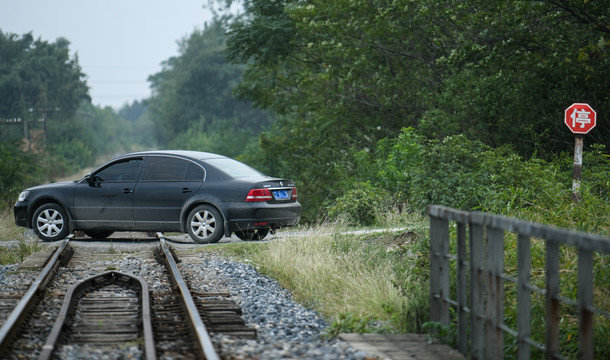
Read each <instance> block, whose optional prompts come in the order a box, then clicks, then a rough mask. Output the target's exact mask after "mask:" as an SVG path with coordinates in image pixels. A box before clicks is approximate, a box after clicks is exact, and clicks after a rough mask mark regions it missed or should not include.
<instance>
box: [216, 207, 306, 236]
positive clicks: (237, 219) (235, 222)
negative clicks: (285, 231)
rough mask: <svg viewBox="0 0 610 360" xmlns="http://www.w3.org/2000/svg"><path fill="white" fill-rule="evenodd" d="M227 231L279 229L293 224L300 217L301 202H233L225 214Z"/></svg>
mask: <svg viewBox="0 0 610 360" xmlns="http://www.w3.org/2000/svg"><path fill="white" fill-rule="evenodd" d="M226 216H227V220H228V232H229V233H232V232H235V231H243V230H252V229H279V228H282V227H286V226H294V225H296V224H297V223H298V222H299V220H300V219H301V204H299V203H298V202H291V203H287V204H267V203H265V202H257V203H240V204H238V205H236V203H233V204H232V205H231V207H230V208H229V210H228V213H227V214H226Z"/></svg>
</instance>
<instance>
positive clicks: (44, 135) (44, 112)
mask: <svg viewBox="0 0 610 360" xmlns="http://www.w3.org/2000/svg"><path fill="white" fill-rule="evenodd" d="M34 111H36V112H38V113H41V114H42V118H41V119H40V121H42V129H43V130H42V141H43V143H44V144H46V143H47V113H48V112H51V111H55V112H59V111H61V108H59V107H55V108H37V109H34V108H30V113H33V112H34ZM26 122H27V121H26ZM26 126H27V125H26Z"/></svg>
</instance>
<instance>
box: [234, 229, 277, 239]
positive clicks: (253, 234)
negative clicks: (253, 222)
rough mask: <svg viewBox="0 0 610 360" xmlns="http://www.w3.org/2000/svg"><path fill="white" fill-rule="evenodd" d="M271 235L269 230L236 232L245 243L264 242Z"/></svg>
mask: <svg viewBox="0 0 610 360" xmlns="http://www.w3.org/2000/svg"><path fill="white" fill-rule="evenodd" d="M267 234H269V229H256V230H244V231H236V232H235V236H237V237H238V238H240V239H241V240H243V241H252V240H263V239H264V238H265V236H267Z"/></svg>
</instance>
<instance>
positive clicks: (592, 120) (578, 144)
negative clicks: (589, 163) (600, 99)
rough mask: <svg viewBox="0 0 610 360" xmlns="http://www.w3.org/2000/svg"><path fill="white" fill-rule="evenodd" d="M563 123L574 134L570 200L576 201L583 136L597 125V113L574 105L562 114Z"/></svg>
mask: <svg viewBox="0 0 610 360" xmlns="http://www.w3.org/2000/svg"><path fill="white" fill-rule="evenodd" d="M563 121H564V123H565V124H566V126H567V127H569V128H570V130H571V131H572V133H573V134H574V138H575V141H574V168H573V170H572V198H573V199H574V201H578V200H579V199H580V198H579V196H578V189H580V180H581V179H582V148H583V143H584V136H583V135H585V134H587V133H588V132H589V131H591V129H593V128H594V127H595V125H597V113H596V112H595V110H593V108H592V107H591V106H589V104H584V103H574V104H572V105H570V106H569V107H568V108H567V109H566V110H565V112H564V120H563Z"/></svg>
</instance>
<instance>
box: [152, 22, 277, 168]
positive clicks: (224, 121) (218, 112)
mask: <svg viewBox="0 0 610 360" xmlns="http://www.w3.org/2000/svg"><path fill="white" fill-rule="evenodd" d="M225 46H226V45H225V35H224V29H223V27H222V26H221V23H220V21H214V22H212V23H211V24H209V25H207V26H206V27H205V28H204V29H203V30H195V31H194V32H193V33H192V34H191V35H189V36H188V37H186V38H185V39H183V40H182V41H181V42H180V46H179V52H180V55H179V56H177V57H172V58H170V59H169V60H167V61H166V62H165V63H164V66H163V70H162V71H161V72H159V73H157V74H154V75H152V76H150V79H149V80H150V82H151V88H152V90H153V96H152V97H151V99H150V100H149V107H150V114H151V117H152V119H153V121H154V122H155V124H156V129H157V132H156V135H157V139H158V141H159V143H160V144H165V145H167V144H169V145H176V146H180V147H183V148H184V147H203V148H204V149H203V150H207V151H223V152H224V153H226V154H227V155H233V156H235V155H237V154H239V153H240V152H241V151H242V150H243V149H241V148H238V149H235V146H234V145H235V143H234V140H235V138H236V136H237V137H239V135H238V134H242V135H243V136H246V135H245V134H249V135H247V136H246V137H249V138H254V135H257V134H258V133H260V131H261V129H262V128H263V127H264V126H266V125H267V124H269V123H270V118H269V116H268V114H267V113H264V112H262V111H261V110H259V109H255V108H253V107H252V106H251V105H250V103H249V102H242V101H239V100H237V99H236V98H235V97H234V96H233V94H232V91H233V89H234V88H235V87H236V86H237V84H238V83H239V82H240V79H241V73H242V71H243V65H231V64H229V63H228V62H227V61H226V60H225V55H224V50H225ZM218 136H220V138H218ZM223 136H225V138H222V137H223ZM177 140H179V142H180V143H179V144H176V141H177ZM232 140H233V141H232ZM223 141H224V142H228V143H229V144H226V145H223ZM242 144H243V143H242Z"/></svg>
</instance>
